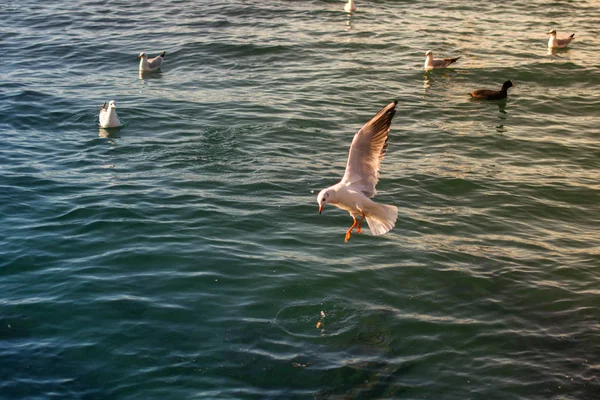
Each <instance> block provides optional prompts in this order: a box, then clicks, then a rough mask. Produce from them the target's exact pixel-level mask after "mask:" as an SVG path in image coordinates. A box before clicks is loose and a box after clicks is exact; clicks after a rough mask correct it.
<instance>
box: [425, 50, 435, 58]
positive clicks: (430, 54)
mask: <svg viewBox="0 0 600 400" xmlns="http://www.w3.org/2000/svg"><path fill="white" fill-rule="evenodd" d="M425 56H426V57H429V56H431V57H433V53H432V52H431V50H429V51H428V52H427V53H425Z"/></svg>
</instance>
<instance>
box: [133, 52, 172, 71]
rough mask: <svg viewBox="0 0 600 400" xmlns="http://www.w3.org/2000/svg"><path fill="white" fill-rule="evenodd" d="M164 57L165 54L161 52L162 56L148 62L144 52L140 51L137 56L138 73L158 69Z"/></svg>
mask: <svg viewBox="0 0 600 400" xmlns="http://www.w3.org/2000/svg"><path fill="white" fill-rule="evenodd" d="M166 55H167V52H166V51H163V52H162V54H160V55H158V56H156V57H154V58H151V59H149V60H148V57H147V56H146V52H144V51H142V52H141V53H140V55H139V56H138V58H140V72H152V71H156V70H157V69H159V68H160V65H161V64H162V62H163V60H164V59H165V56H166Z"/></svg>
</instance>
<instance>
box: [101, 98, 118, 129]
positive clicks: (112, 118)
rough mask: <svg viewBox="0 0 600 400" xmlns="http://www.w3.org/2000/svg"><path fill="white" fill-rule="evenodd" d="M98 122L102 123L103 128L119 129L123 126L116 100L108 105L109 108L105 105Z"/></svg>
mask: <svg viewBox="0 0 600 400" xmlns="http://www.w3.org/2000/svg"><path fill="white" fill-rule="evenodd" d="M98 121H99V122H100V127H101V128H118V127H119V126H121V120H120V119H119V116H118V115H117V106H116V104H115V101H114V100H111V101H110V102H109V103H108V108H107V107H106V103H104V105H103V106H102V108H101V109H100V115H99V116H98Z"/></svg>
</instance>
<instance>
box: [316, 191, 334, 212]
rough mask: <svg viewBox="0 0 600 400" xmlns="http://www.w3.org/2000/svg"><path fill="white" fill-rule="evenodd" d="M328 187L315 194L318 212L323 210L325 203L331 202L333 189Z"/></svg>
mask: <svg viewBox="0 0 600 400" xmlns="http://www.w3.org/2000/svg"><path fill="white" fill-rule="evenodd" d="M329 189H330V188H327V189H323V190H321V191H320V192H319V195H318V196H317V203H318V204H319V214H321V213H322V212H323V207H325V203H328V202H331V200H333V191H331V190H329Z"/></svg>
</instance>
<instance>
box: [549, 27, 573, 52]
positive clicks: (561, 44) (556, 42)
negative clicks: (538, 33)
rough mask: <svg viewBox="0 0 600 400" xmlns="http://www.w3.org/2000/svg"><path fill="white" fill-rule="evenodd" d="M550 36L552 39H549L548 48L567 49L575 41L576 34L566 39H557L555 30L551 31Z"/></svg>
mask: <svg viewBox="0 0 600 400" xmlns="http://www.w3.org/2000/svg"><path fill="white" fill-rule="evenodd" d="M548 35H550V39H548V48H550V49H556V48H558V49H563V48H565V47H567V45H568V44H569V43H571V40H573V39H575V34H574V33H573V34H571V36H569V37H568V38H566V39H557V38H556V31H555V30H554V29H552V30H550V31H549V32H548Z"/></svg>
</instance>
